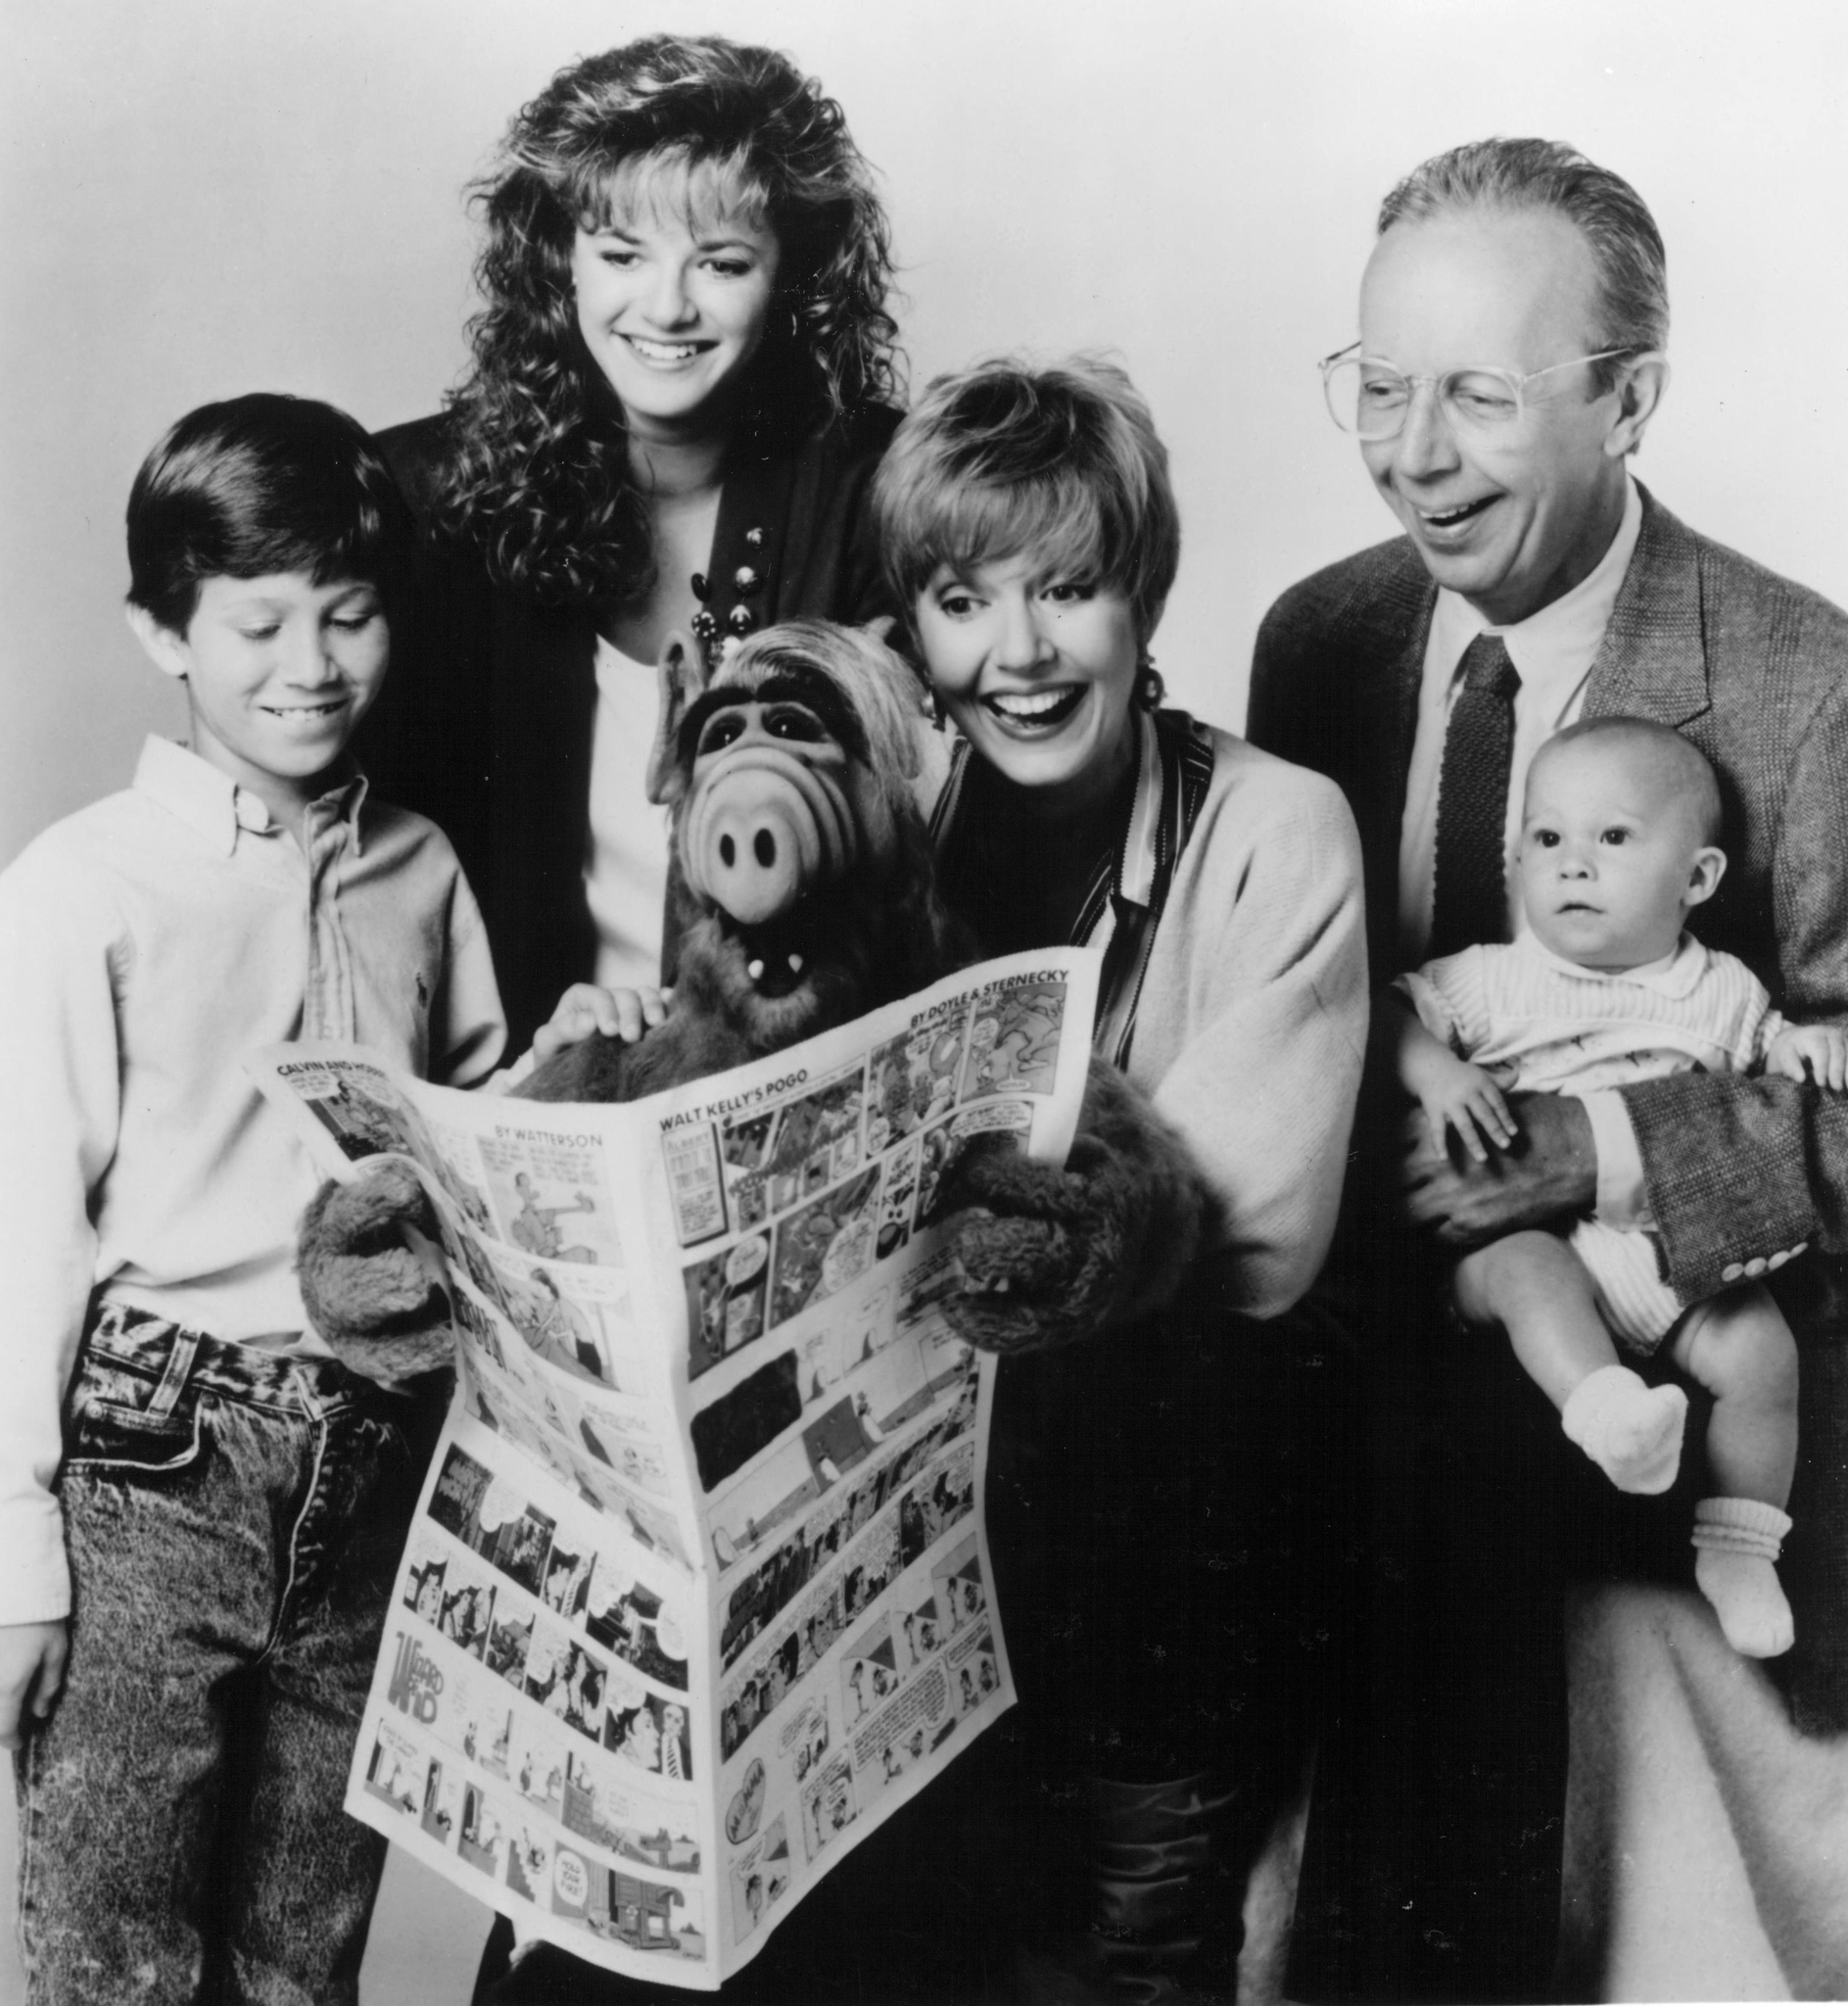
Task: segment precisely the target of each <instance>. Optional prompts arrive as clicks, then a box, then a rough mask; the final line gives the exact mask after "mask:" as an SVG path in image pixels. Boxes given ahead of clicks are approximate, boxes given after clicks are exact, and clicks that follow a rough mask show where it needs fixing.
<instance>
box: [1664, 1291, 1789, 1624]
mask: <svg viewBox="0 0 1848 2006" xmlns="http://www.w3.org/2000/svg"><path fill="white" fill-rule="evenodd" d="M1670 1356H1671V1357H1672V1358H1673V1359H1674V1360H1675V1362H1676V1363H1677V1364H1678V1365H1680V1366H1681V1368H1682V1371H1684V1372H1685V1373H1687V1375H1688V1376H1689V1377H1690V1378H1692V1379H1695V1380H1697V1381H1698V1382H1699V1383H1700V1384H1701V1385H1702V1386H1704V1387H1706V1389H1707V1390H1708V1392H1709V1393H1711V1394H1712V1395H1713V1397H1714V1407H1713V1419H1712V1420H1711V1422H1709V1424H1708V1428H1707V1463H1708V1468H1709V1470H1710V1472H1711V1474H1712V1478H1713V1489H1712V1494H1711V1495H1710V1496H1709V1497H1707V1498H1705V1499H1703V1500H1702V1501H1701V1503H1700V1504H1698V1505H1696V1506H1695V1511H1694V1517H1695V1525H1694V1544H1695V1546H1696V1547H1697V1548H1699V1550H1700V1552H1699V1556H1698V1557H1697V1559H1696V1560H1695V1562H1694V1578H1695V1580H1696V1581H1697V1582H1698V1583H1699V1585H1700V1591H1701V1593H1702V1594H1703V1595H1704V1596H1705V1597H1706V1598H1707V1600H1709V1601H1710V1602H1712V1604H1713V1605H1714V1609H1715V1612H1716V1613H1717V1614H1718V1616H1719V1618H1720V1626H1721V1628H1722V1629H1723V1630H1725V1632H1726V1634H1727V1640H1728V1642H1729V1643H1730V1645H1731V1646H1732V1648H1733V1649H1734V1650H1737V1651H1739V1652H1740V1653H1742V1654H1743V1655H1745V1656H1747V1657H1776V1656H1777V1655H1778V1653H1779V1652H1781V1651H1785V1650H1788V1649H1789V1648H1790V1646H1791V1644H1792V1643H1793V1642H1794V1640H1795V1636H1796V1628H1795V1624H1794V1623H1793V1621H1792V1619H1791V1615H1790V1604H1789V1603H1788V1601H1786V1600H1784V1593H1783V1590H1782V1588H1781V1587H1780V1586H1779V1584H1778V1581H1777V1568H1776V1565H1775V1562H1776V1560H1777V1554H1778V1552H1779V1548H1780V1545H1781V1542H1782V1539H1783V1536H1784V1534H1785V1533H1787V1532H1788V1531H1789V1529H1790V1520H1789V1519H1788V1517H1787V1516H1786V1515H1785V1513H1784V1508H1783V1507H1784V1505H1785V1504H1786V1503H1787V1502H1788V1500H1789V1497H1790V1479H1791V1476H1792V1474H1793V1473H1794V1471H1795V1469H1796V1459H1797V1347H1796V1340H1795V1339H1794V1338H1793V1337H1792V1336H1791V1335H1790V1326H1789V1324H1787V1323H1786V1322H1785V1321H1784V1319H1783V1313H1782V1312H1781V1311H1780V1310H1779V1309H1778V1308H1777V1304H1776V1303H1775V1302H1773V1301H1772V1299H1771V1296H1770V1294H1769V1293H1768V1292H1767V1291H1766V1290H1764V1289H1762V1288H1745V1289H1734V1290H1731V1291H1730V1292H1729V1293H1728V1294H1726V1295H1724V1296H1716V1297H1714V1299H1713V1300H1712V1301H1711V1302H1707V1303H1697V1304H1696V1305H1695V1306H1694V1308H1693V1309H1692V1310H1690V1311H1689V1312H1688V1313H1687V1315H1686V1316H1685V1318H1683V1320H1682V1323H1681V1325H1680V1326H1679V1327H1678V1328H1677V1330H1676V1332H1675V1335H1674V1338H1673V1339H1672V1341H1671V1346H1670Z"/></svg>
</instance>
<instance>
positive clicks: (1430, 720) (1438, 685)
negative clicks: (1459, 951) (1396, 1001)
mask: <svg viewBox="0 0 1848 2006" xmlns="http://www.w3.org/2000/svg"><path fill="white" fill-rule="evenodd" d="M1641 533H1642V497H1641V496H1640V495H1639V494H1638V493H1637V490H1636V484H1635V481H1634V480H1629V481H1627V482H1626V483H1625V494H1624V514H1623V520H1622V521H1621V522H1620V523H1619V524H1618V527H1617V534H1616V536H1614V537H1613V538H1612V539H1611V545H1610V549H1607V550H1606V551H1605V552H1604V554H1603V556H1602V557H1600V558H1599V559H1598V561H1597V564H1596V565H1595V566H1594V567H1593V569H1592V570H1591V572H1590V573H1589V574H1588V576H1587V577H1585V578H1582V579H1581V580H1580V581H1579V583H1578V584H1577V585H1575V586H1574V587H1573V588H1572V590H1571V591H1570V592H1568V593H1563V594H1562V595H1561V596H1560V597H1558V598H1556V599H1554V600H1553V601H1552V602H1551V603H1550V604H1548V605H1544V606H1541V607H1540V611H1539V612H1537V613H1530V614H1529V615H1528V617H1527V618H1526V619H1525V620H1517V621H1516V622H1515V623H1514V625H1513V626H1511V627H1492V626H1491V625H1490V623H1489V622H1488V621H1487V620H1486V619H1484V617H1483V616H1482V614H1481V613H1479V612H1478V611H1477V610H1476V608H1475V607H1474V606H1472V605H1471V604H1470V603H1469V601H1468V600H1467V599H1466V598H1464V597H1462V596H1461V595H1460V594H1458V593H1453V592H1443V591H1441V592H1440V593H1439V594H1438V602H1437V605H1436V606H1435V607H1434V608H1433V609H1432V614H1431V633H1430V635H1429V637H1428V639H1427V640H1426V642H1425V664H1424V680H1423V682H1422V683H1421V684H1420V686H1419V691H1418V723H1417V728H1416V730H1415V732H1414V733H1413V735H1412V747H1411V765H1410V768H1409V769H1408V771H1407V773H1406V776H1405V806H1404V811H1403V814H1402V816H1401V818H1400V821H1399V829H1398V916H1399V917H1398V948H1399V965H1400V967H1401V968H1416V967H1417V966H1418V965H1419V963H1420V962H1422V961H1423V960H1424V959H1425V947H1426V943H1427V942H1428V941H1429V940H1430V938H1431V901H1432V888H1433V885H1434V884H1435V882H1436V877H1437V845H1438V780H1439V776H1440V773H1441V771H1442V768H1443V765H1444V739H1445V732H1446V731H1447V729H1448V727H1449V722H1450V708H1451V706H1452V704H1454V703H1455V701H1456V695H1457V692H1458V691H1459V690H1460V689H1461V688H1462V687H1463V679H1462V673H1461V672H1462V666H1463V655H1464V652H1465V650H1466V649H1467V648H1468V646H1469V645H1470V643H1471V642H1472V641H1474V640H1475V639H1476V638H1477V636H1478V635H1481V634H1498V635H1499V636H1500V637H1501V641H1502V645H1504V646H1505V647H1506V648H1507V650H1508V659H1509V660H1510V661H1511V662H1513V664H1514V667H1515V671H1516V673H1517V674H1518V675H1519V676H1520V678H1521V687H1520V689H1519V690H1517V691H1516V692H1515V695H1514V747H1513V752H1512V755H1511V757H1510V759H1509V762H1508V807H1507V815H1506V819H1505V822H1504V834H1503V839H1502V860H1503V869H1504V872H1505V874H1506V880H1507V899H1508V937H1509V938H1510V939H1514V938H1516V937H1517V936H1518V935H1519V934H1520V933H1521V932H1522V931H1523V929H1524V926H1525V920H1524V916H1523V914H1522V912H1521V887H1520V875H1519V872H1518V870H1517V869H1516V864H1515V857H1516V850H1517V847H1518V844H1519V842H1520V836H1521V806H1522V801H1523V797H1524V796H1525V794H1526V792H1527V770H1528V768H1529V767H1530V766H1531V765H1532V764H1533V763H1534V755H1535V753H1536V752H1538V751H1539V750H1540V747H1541V746H1542V745H1543V744H1544V743H1545V742H1546V740H1548V739H1550V738H1551V737H1552V736H1553V734H1554V733H1555V732H1558V731H1563V730H1564V729H1565V727H1566V726H1567V725H1570V724H1576V723H1577V722H1578V719H1579V716H1580V713H1581V712H1582V711H1583V710H1584V708H1585V692H1586V685H1587V683H1589V681H1590V680H1591V664H1592V663H1593V661H1595V660H1596V658H1597V651H1598V648H1599V647H1600V645H1602V644H1603V640H1604V630H1605V628H1606V627H1607V626H1609V624H1610V617H1611V609H1612V608H1613V607H1614V606H1615V605H1616V604H1617V595H1618V593H1619V592H1620V591H1622V589H1623V583H1624V576H1625V574H1626V573H1627V572H1628V571H1629V569H1630V560H1631V558H1632V557H1633V556H1634V555H1635V549H1636V539H1637V537H1638V536H1640V535H1641ZM1583 1102H1584V1107H1585V1111H1586V1115H1587V1119H1588V1120H1589V1122H1590V1123H1591V1135H1592V1140H1593V1142H1594V1144H1595V1146H1596V1149H1597V1167H1598V1168H1597V1178H1598V1182H1597V1216H1598V1218H1601V1219H1603V1220H1604V1221H1605V1223H1606V1224H1608V1225H1617V1226H1645V1225H1648V1224H1650V1223H1651V1219H1650V1215H1649V1211H1648V1200H1647V1198H1646V1196H1645V1194H1644V1190H1643V1178H1642V1155H1641V1152H1640V1151H1639V1150H1638V1149H1637V1147H1636V1136H1635V1129H1634V1128H1632V1126H1631V1124H1630V1117H1629V1115H1628V1114H1627V1113H1626V1112H1625V1109H1624V1103H1623V1100H1622V1097H1621V1096H1620V1095H1618V1094H1616V1093H1588V1094H1586V1095H1585V1096H1583Z"/></svg>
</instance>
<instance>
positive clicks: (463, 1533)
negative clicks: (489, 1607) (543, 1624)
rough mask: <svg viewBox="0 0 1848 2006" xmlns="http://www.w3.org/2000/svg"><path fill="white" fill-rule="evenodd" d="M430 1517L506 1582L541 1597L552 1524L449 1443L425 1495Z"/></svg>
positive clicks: (536, 1508) (483, 1467) (509, 1486)
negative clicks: (432, 1483) (434, 1481)
mask: <svg viewBox="0 0 1848 2006" xmlns="http://www.w3.org/2000/svg"><path fill="white" fill-rule="evenodd" d="M430 1516H431V1517H432V1518H433V1519H435V1520H436V1522H437V1524H439V1525H440V1526H442V1528H443V1529H444V1531H445V1532H448V1533H450V1534H452V1535H453V1536H454V1537H455V1538H456V1539H458V1540H460V1541H461V1542H462V1544H463V1545H464V1546H466V1547H470V1548H472V1549H473V1550H474V1551H475V1552H478V1553H480V1554H481V1555H482V1557H483V1558H484V1559H485V1560H487V1561H488V1562H489V1564H490V1565H491V1566H493V1567H496V1568H498V1570H499V1571H500V1572H501V1573H502V1574H504V1575H505V1576H506V1577H507V1579H508V1580H509V1581H513V1582H516V1583H517V1584H518V1585H519V1586H520V1587H521V1588H523V1589H526V1590H527V1591H528V1592H529V1593H530V1594H532V1595H538V1594H539V1593H540V1590H541V1588H542V1587H543V1585H544V1582H545V1558H546V1555H547V1553H548V1552H550V1549H551V1536H552V1530H553V1524H554V1521H553V1520H552V1519H551V1518H549V1517H548V1516H547V1515H546V1514H545V1512H543V1511H541V1510H540V1509H539V1507H538V1506H537V1505H534V1504H528V1503H527V1502H526V1500H525V1499H524V1498H523V1497H521V1496H520V1494H519V1493H518V1492H517V1491H516V1490H515V1489H514V1488H513V1486H512V1485H511V1484H509V1483H508V1482H507V1481H506V1480H505V1479H504V1478H501V1477H496V1476H494V1475H493V1474H492V1473H491V1472H490V1471H489V1470H488V1469H487V1468H486V1466H485V1465H483V1464H482V1463H479V1462H477V1461H476V1460H475V1458H474V1457H472V1456H469V1455H468V1454H467V1453H466V1452H465V1451H463V1450H461V1449H458V1448H456V1447H455V1445H454V1444H453V1443H451V1444H450V1452H449V1455H448V1457H446V1459H445V1461H444V1465H443V1470H442V1473H441V1475H440V1476H439V1477H438V1478H437V1483H436V1488H435V1490H434V1491H433V1492H432V1493H431V1496H430Z"/></svg>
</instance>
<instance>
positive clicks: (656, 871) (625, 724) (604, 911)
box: [584, 636, 668, 989]
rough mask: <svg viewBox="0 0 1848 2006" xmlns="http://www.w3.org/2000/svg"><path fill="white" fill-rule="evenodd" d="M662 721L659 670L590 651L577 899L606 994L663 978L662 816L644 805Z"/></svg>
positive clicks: (604, 649)
mask: <svg viewBox="0 0 1848 2006" xmlns="http://www.w3.org/2000/svg"><path fill="white" fill-rule="evenodd" d="M660 722H661V672H660V671H659V670H658V669H656V668H654V667H653V666H652V665H651V664H649V663H647V662H639V661H637V660H636V659H635V657H634V656H633V655H627V654H624V653H623V651H622V650H621V649H620V648H618V647H614V646H612V645H610V643H609V642H607V641H605V640H603V639H602V637H601V636H598V638H597V644H596V721H595V723H594V724H593V725H592V730H591V856H590V862H589V864H588V865H587V867H586V870H585V874H584V875H585V887H584V888H585V896H586V897H587V898H588V899H589V900H590V905H591V918H592V920H593V921H594V922H595V923H596V979H597V980H598V981H599V982H601V983H602V985H603V986H604V987H605V988H606V989H635V988H640V987H641V986H642V985H643V984H644V983H645V984H647V985H648V986H649V987H652V986H653V985H654V984H655V983H657V982H659V981H660V979H661V920H662V913H663V910H664V908H665V907H666V904H667V850H668V814H667V810H666V808H665V807H663V806H662V805H661V803H660V802H658V801H651V800H649V799H648V759H649V755H650V754H651V753H652V752H653V750H654V739H655V734H656V732H657V731H658V730H659V728H660Z"/></svg>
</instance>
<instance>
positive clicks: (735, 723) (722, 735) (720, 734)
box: [699, 711, 744, 756]
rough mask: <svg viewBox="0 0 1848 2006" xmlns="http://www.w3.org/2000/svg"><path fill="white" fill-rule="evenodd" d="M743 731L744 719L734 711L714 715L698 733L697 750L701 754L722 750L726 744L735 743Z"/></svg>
mask: <svg viewBox="0 0 1848 2006" xmlns="http://www.w3.org/2000/svg"><path fill="white" fill-rule="evenodd" d="M743 731H744V720H743V719H742V718H741V717H739V716H738V714H737V712H736V711H728V712H726V713H725V715H724V716H722V717H715V718H714V719H713V720H712V722H711V723H710V724H709V725H708V726H707V727H706V729H705V730H704V731H703V732H701V733H700V735H699V750H700V754H701V755H702V756H703V755H704V754H706V753H708V752H723V751H724V750H725V748H726V747H727V746H728V745H735V744H736V743H737V741H738V740H739V738H740V737H742V735H743Z"/></svg>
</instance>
